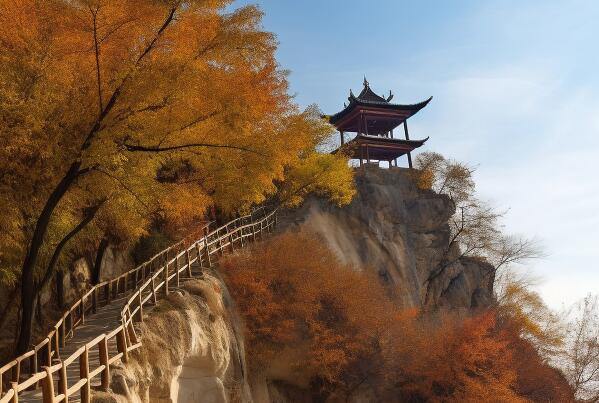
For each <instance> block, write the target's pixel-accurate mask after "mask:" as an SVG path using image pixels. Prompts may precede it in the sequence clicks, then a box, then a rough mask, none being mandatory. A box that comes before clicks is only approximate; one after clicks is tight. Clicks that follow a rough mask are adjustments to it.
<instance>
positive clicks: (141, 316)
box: [138, 290, 144, 322]
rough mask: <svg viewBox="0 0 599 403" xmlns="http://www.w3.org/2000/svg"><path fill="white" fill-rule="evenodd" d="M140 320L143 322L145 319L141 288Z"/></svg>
mask: <svg viewBox="0 0 599 403" xmlns="http://www.w3.org/2000/svg"><path fill="white" fill-rule="evenodd" d="M138 313H139V321H140V322H143V321H144V303H143V298H142V297H141V290H140V291H139V311H138Z"/></svg>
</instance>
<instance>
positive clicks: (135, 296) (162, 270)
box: [0, 210, 277, 403]
mask: <svg viewBox="0 0 599 403" xmlns="http://www.w3.org/2000/svg"><path fill="white" fill-rule="evenodd" d="M261 211H263V210H261ZM276 222H277V216H276V210H275V211H272V212H271V213H269V214H264V213H263V214H262V217H260V218H256V215H255V214H254V215H248V216H244V217H240V218H237V219H235V220H233V221H230V222H229V223H227V224H226V225H223V226H222V227H219V228H217V229H216V230H214V231H212V232H209V233H207V234H206V235H204V237H202V238H201V239H198V240H196V241H194V242H192V243H191V244H190V245H188V246H185V247H184V246H183V241H182V242H179V243H177V244H175V245H173V246H171V247H169V248H167V249H165V250H164V251H162V252H160V253H158V254H156V255H155V256H154V257H152V258H151V259H150V260H149V261H147V262H146V263H143V264H142V265H140V266H138V267H136V268H135V269H133V270H130V271H128V272H126V273H124V274H122V275H121V276H119V277H117V278H115V279H112V280H109V281H105V282H103V283H100V284H98V285H96V286H94V287H93V288H92V289H91V290H89V291H88V292H87V293H86V294H85V295H84V296H83V297H82V298H81V299H79V300H78V301H77V302H75V304H74V305H73V306H72V307H71V308H70V309H69V310H68V311H66V312H65V314H64V315H63V317H62V318H61V319H60V320H59V321H58V323H57V324H56V325H55V326H54V329H53V330H52V331H51V332H50V333H49V334H48V336H47V337H46V338H45V339H44V340H43V341H42V342H41V343H39V344H38V345H36V346H35V347H34V348H33V349H32V350H30V351H29V352H27V353H25V354H23V355H21V356H19V357H17V358H16V359H15V360H13V361H11V362H9V363H7V364H6V365H4V366H3V367H1V368H0V403H9V402H10V403H16V402H18V401H19V394H20V393H21V392H23V391H25V390H29V389H37V388H39V387H40V385H41V387H42V393H43V401H44V403H58V402H68V401H69V396H72V395H74V394H75V393H77V392H80V395H81V401H82V402H89V401H90V390H91V380H92V379H93V378H95V377H96V376H98V375H100V376H101V380H100V387H101V388H103V389H107V388H108V385H109V382H110V365H111V364H112V363H114V362H115V361H117V360H122V361H123V362H127V359H128V354H129V353H130V352H131V351H133V350H135V349H137V348H139V347H140V346H141V340H140V338H139V337H138V335H137V334H136V331H135V328H134V326H133V323H134V321H135V320H136V321H142V320H143V310H144V306H147V305H155V304H157V302H158V299H160V298H161V297H162V296H163V295H168V293H169V291H170V288H172V287H179V285H180V282H181V280H182V279H183V278H191V277H192V270H191V266H192V265H193V264H194V263H196V262H198V265H199V266H200V267H211V266H212V263H213V262H214V261H215V260H216V259H218V257H219V256H221V255H223V254H224V253H225V252H226V251H229V250H230V251H234V250H235V249H237V248H241V247H244V246H245V245H246V244H248V243H249V242H252V241H255V240H256V239H257V238H262V237H264V233H265V231H266V232H271V231H272V230H273V228H274V226H275V225H276ZM169 255H170V256H172V257H169ZM173 255H174V256H173ZM128 291H129V292H133V293H132V295H131V296H130V297H129V299H128V300H127V302H126V303H125V305H124V307H123V309H122V310H121V312H120V322H121V324H120V325H119V326H118V327H117V328H116V329H114V330H112V331H111V332H110V333H108V334H101V335H98V336H97V337H96V338H95V339H93V340H91V341H89V342H88V343H86V344H85V345H84V346H82V347H80V348H79V349H78V350H77V351H75V352H74V353H73V354H71V355H70V356H69V357H65V358H63V357H61V356H60V351H61V348H64V346H65V343H66V340H67V339H68V338H69V337H72V336H73V332H74V329H75V328H76V327H77V326H78V325H79V324H81V323H84V321H85V316H86V314H89V313H90V312H91V313H94V312H95V311H96V309H97V308H98V307H99V306H103V305H107V304H110V303H111V301H112V300H114V299H115V298H117V297H118V296H119V295H122V294H124V293H127V292H128ZM115 345H116V348H114V347H115ZM111 347H112V348H111ZM94 349H98V360H97V361H98V363H97V365H95V366H94V365H93V364H94V363H90V351H93V350H94ZM111 351H116V353H115V354H114V355H112V356H111V354H110V352H111ZM26 360H29V368H28V369H29V371H28V374H27V375H28V376H27V377H26V378H25V379H24V380H22V378H23V374H21V370H22V363H23V362H26ZM75 361H78V363H79V381H78V382H76V383H74V384H73V385H69V384H68V383H69V382H68V375H67V369H68V367H69V365H71V364H72V363H74V362H75ZM4 374H7V375H10V376H11V378H10V387H8V388H5V387H4V385H5V382H4V378H3V376H4ZM56 391H58V394H56Z"/></svg>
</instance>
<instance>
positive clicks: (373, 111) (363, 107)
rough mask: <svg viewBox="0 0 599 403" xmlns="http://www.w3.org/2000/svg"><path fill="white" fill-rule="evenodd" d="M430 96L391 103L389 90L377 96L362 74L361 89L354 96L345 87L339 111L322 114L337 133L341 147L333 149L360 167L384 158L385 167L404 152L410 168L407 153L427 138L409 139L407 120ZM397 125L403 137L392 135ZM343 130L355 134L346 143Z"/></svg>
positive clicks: (410, 161) (393, 163)
mask: <svg viewBox="0 0 599 403" xmlns="http://www.w3.org/2000/svg"><path fill="white" fill-rule="evenodd" d="M432 98H433V97H430V98H429V99H427V100H426V101H423V102H420V103H417V104H411V105H402V104H395V103H391V99H393V93H391V91H389V96H387V97H382V96H380V95H377V94H376V93H374V92H373V91H372V90H371V89H370V84H369V83H368V81H367V80H366V77H364V88H363V89H362V92H360V94H359V95H358V96H355V95H354V93H353V92H352V90H349V97H348V101H349V104H344V109H343V110H342V111H341V112H338V113H336V114H334V115H330V116H325V117H326V118H327V119H328V121H329V123H331V124H332V125H333V126H335V127H336V128H337V130H339V134H340V135H341V146H340V147H339V148H338V149H337V150H335V151H333V152H334V153H336V152H339V151H340V150H342V151H344V152H347V153H348V155H349V156H350V158H352V159H359V160H360V166H362V164H363V162H364V161H366V162H367V163H370V162H371V161H379V162H380V161H387V162H388V163H389V167H391V166H397V158H399V157H401V156H402V155H407V156H408V166H409V167H410V168H412V156H411V152H412V151H414V150H415V149H416V148H418V147H420V146H421V145H423V144H424V143H425V142H426V141H427V140H428V137H427V138H425V139H423V140H410V135H409V133H408V124H407V120H408V118H410V117H411V116H413V115H415V114H416V113H417V112H418V111H419V110H421V109H422V108H424V107H425V106H426V105H427V104H428V103H429V102H430V101H431V99H432ZM401 124H403V129H404V136H405V138H403V139H400V138H395V137H394V135H393V130H394V129H395V128H397V127H398V126H399V125H401ZM347 132H350V133H352V132H353V133H356V136H355V137H354V138H353V139H351V140H350V141H348V142H346V141H345V134H346V133H347Z"/></svg>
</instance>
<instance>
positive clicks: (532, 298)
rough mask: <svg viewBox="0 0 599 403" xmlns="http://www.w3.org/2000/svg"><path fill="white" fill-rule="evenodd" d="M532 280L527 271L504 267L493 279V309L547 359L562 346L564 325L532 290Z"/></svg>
mask: <svg viewBox="0 0 599 403" xmlns="http://www.w3.org/2000/svg"><path fill="white" fill-rule="evenodd" d="M536 284H537V280H536V279H535V278H533V277H532V276H531V275H529V274H522V273H516V272H515V271H513V270H509V269H508V270H506V271H504V272H503V273H501V275H500V276H498V277H497V278H496V280H495V287H494V289H495V295H496V309H497V312H498V316H499V318H500V319H501V320H502V321H504V323H505V326H507V327H509V328H510V329H511V330H512V331H514V332H515V333H517V334H518V336H519V337H521V338H523V339H524V340H527V341H529V342H530V343H531V344H532V345H533V346H534V347H535V349H536V351H537V352H538V353H539V355H540V356H541V357H542V358H543V359H545V360H550V359H552V358H554V357H555V356H556V354H558V353H559V351H560V350H561V348H562V346H563V342H564V337H565V329H564V326H563V322H562V318H561V317H560V316H559V315H557V314H556V313H555V312H553V311H552V310H551V309H550V308H549V307H548V306H547V305H546V304H545V302H544V301H543V299H542V298H541V296H540V295H539V294H538V293H537V292H536V291H534V289H533V287H534V286H535V285H536Z"/></svg>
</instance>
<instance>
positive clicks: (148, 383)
mask: <svg viewBox="0 0 599 403" xmlns="http://www.w3.org/2000/svg"><path fill="white" fill-rule="evenodd" d="M228 299H229V297H228V294H227V292H226V289H225V287H224V285H223V283H222V282H221V281H220V280H219V279H218V278H217V277H216V276H214V275H209V274H206V275H205V276H204V277H203V278H202V279H198V280H192V281H189V282H188V283H186V284H185V285H184V287H183V288H182V289H181V290H179V291H174V292H172V293H171V294H170V295H169V296H168V297H167V299H166V300H162V301H160V303H159V305H158V307H157V308H156V309H154V311H153V312H152V313H151V314H150V315H149V317H148V318H147V319H146V320H145V321H144V323H143V325H141V328H140V333H141V336H142V342H143V346H142V348H141V349H139V350H137V352H135V353H133V354H132V356H131V357H130V361H129V362H128V363H127V365H125V366H120V367H119V368H117V369H116V370H114V371H113V373H112V381H111V392H112V393H103V392H96V393H95V394H94V401H95V402H98V403H99V402H156V403H159V402H160V403H161V402H165V403H166V402H173V403H176V402H179V403H194V402H202V403H224V402H229V401H236V402H249V401H251V397H250V392H249V387H248V385H247V382H246V380H245V376H246V374H245V363H244V358H243V357H244V352H243V343H242V341H241V334H240V333H239V332H238V329H237V325H236V323H235V320H234V315H233V314H232V310H231V309H229V308H227V306H229V304H230V301H229V300H228Z"/></svg>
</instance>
